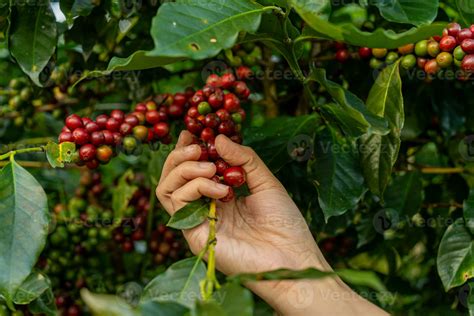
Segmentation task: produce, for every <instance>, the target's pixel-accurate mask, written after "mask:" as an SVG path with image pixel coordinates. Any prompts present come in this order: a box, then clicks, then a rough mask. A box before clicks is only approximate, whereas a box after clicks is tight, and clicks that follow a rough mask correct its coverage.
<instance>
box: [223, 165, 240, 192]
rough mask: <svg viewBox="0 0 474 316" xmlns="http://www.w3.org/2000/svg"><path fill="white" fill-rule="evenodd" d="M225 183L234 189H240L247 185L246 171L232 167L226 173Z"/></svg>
mask: <svg viewBox="0 0 474 316" xmlns="http://www.w3.org/2000/svg"><path fill="white" fill-rule="evenodd" d="M223 176H224V182H225V183H226V184H227V185H230V186H232V187H240V186H241V185H242V184H244V183H245V171H244V169H242V167H230V168H227V169H226V170H225V171H224V175H223Z"/></svg>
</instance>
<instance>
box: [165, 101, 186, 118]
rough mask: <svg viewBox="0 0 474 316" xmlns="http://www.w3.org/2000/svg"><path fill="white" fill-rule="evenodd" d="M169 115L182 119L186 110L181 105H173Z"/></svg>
mask: <svg viewBox="0 0 474 316" xmlns="http://www.w3.org/2000/svg"><path fill="white" fill-rule="evenodd" d="M168 113H169V115H170V116H171V117H174V118H177V117H181V116H182V115H183V113H184V108H183V106H181V105H177V104H174V103H173V104H171V105H170V106H169V108H168Z"/></svg>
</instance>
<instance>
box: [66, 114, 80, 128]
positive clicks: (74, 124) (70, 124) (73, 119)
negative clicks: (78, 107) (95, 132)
mask: <svg viewBox="0 0 474 316" xmlns="http://www.w3.org/2000/svg"><path fill="white" fill-rule="evenodd" d="M66 126H67V128H69V129H70V130H71V131H74V130H75V129H76V128H80V127H83V126H84V124H83V123H82V120H81V118H80V117H79V116H77V115H76V114H72V115H70V116H68V117H67V118H66Z"/></svg>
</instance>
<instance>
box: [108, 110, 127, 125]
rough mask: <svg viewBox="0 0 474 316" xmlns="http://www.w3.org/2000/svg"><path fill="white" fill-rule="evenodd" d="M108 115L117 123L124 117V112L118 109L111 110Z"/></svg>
mask: <svg viewBox="0 0 474 316" xmlns="http://www.w3.org/2000/svg"><path fill="white" fill-rule="evenodd" d="M110 117H112V118H114V119H116V120H117V121H118V122H119V123H122V122H123V120H124V118H125V114H124V113H123V112H122V111H120V110H113V111H112V112H110Z"/></svg>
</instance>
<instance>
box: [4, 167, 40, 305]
mask: <svg viewBox="0 0 474 316" xmlns="http://www.w3.org/2000/svg"><path fill="white" fill-rule="evenodd" d="M0 223H2V225H1V226H0V249H1V250H2V251H1V252H0V271H2V272H1V273H0V295H3V296H4V297H5V300H6V302H7V303H11V302H12V300H13V298H14V295H15V293H16V292H17V290H18V289H19V288H20V286H21V285H22V283H23V282H24V281H25V280H26V278H27V277H28V276H29V275H30V273H31V271H32V269H33V266H34V265H35V263H36V260H37V259H38V256H39V254H40V253H41V251H42V250H43V248H44V246H45V243H46V236H47V234H48V225H49V217H48V202H47V199H46V193H45V192H44V190H43V188H42V187H41V185H40V184H39V183H38V181H36V179H35V178H34V177H33V176H32V175H31V174H30V173H28V171H26V170H25V169H24V168H22V167H21V166H20V165H19V164H17V163H16V162H15V161H12V162H10V163H9V164H7V165H6V166H5V167H4V168H3V169H2V170H1V171H0Z"/></svg>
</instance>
